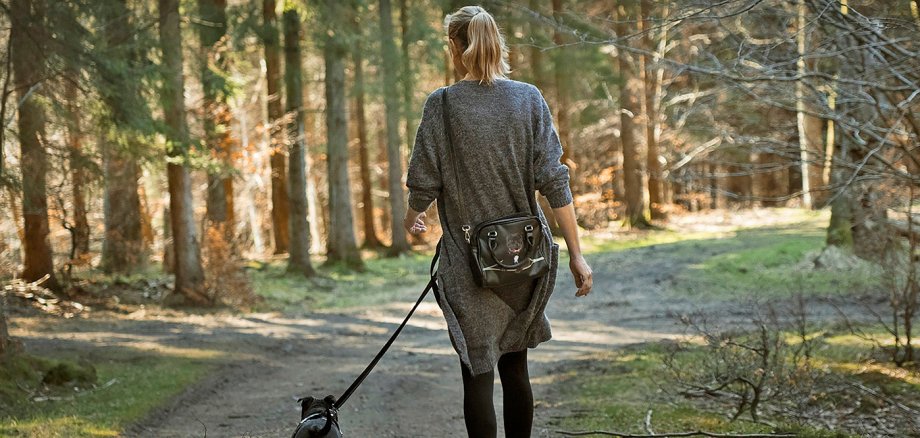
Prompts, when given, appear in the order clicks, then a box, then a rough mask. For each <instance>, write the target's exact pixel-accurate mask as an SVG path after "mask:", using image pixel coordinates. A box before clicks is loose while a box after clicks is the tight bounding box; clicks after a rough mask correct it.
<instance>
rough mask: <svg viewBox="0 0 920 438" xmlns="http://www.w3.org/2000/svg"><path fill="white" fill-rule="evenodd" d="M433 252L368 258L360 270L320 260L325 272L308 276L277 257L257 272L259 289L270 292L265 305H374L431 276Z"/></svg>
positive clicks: (416, 289)
mask: <svg viewBox="0 0 920 438" xmlns="http://www.w3.org/2000/svg"><path fill="white" fill-rule="evenodd" d="M431 256H432V254H426V253H412V254H409V255H403V256H400V257H380V256H377V257H371V258H365V269H364V271H363V272H356V271H354V270H351V269H348V268H346V267H344V266H342V265H318V266H317V269H318V271H319V274H320V278H317V279H314V280H306V279H304V278H303V276H301V275H299V274H287V273H285V267H286V262H285V261H275V262H272V263H269V264H267V265H265V266H264V267H263V269H261V270H257V271H254V272H252V282H253V289H254V290H255V292H256V293H257V294H258V295H260V296H262V297H263V298H265V302H264V303H263V304H262V306H261V307H264V308H265V309H273V310H278V309H281V310H287V311H313V310H321V309H330V308H345V307H354V306H372V305H376V304H383V303H388V302H392V301H393V300H395V299H407V298H410V297H412V296H413V295H416V294H418V293H420V292H421V289H420V287H421V286H422V285H424V284H425V283H427V282H428V266H429V263H430V262H431Z"/></svg>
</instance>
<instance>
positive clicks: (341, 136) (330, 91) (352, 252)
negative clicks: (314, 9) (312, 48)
mask: <svg viewBox="0 0 920 438" xmlns="http://www.w3.org/2000/svg"><path fill="white" fill-rule="evenodd" d="M343 6H344V5H342V3H341V2H340V1H339V0H326V2H325V8H324V12H325V17H324V18H325V22H326V23H327V25H328V26H329V27H328V29H327V32H326V38H325V40H324V44H323V46H324V47H323V56H324V59H325V64H326V78H325V83H326V137H327V140H326V148H327V154H326V162H327V165H328V175H329V227H328V231H329V239H328V246H329V248H328V252H329V257H328V260H329V261H331V262H336V261H342V262H345V263H346V264H347V265H349V266H351V267H353V268H357V269H362V268H363V266H364V263H363V262H362V261H361V253H360V252H358V245H357V243H356V242H355V231H354V220H353V218H352V212H351V186H350V184H349V178H348V116H347V114H348V113H347V112H346V109H345V56H346V55H347V53H348V50H347V46H346V44H347V42H346V41H344V40H345V38H344V35H343V34H344V32H343V29H345V28H346V26H344V25H343V23H342V20H343V19H344V18H345V13H344V11H343V9H342V8H343Z"/></svg>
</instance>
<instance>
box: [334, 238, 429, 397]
mask: <svg viewBox="0 0 920 438" xmlns="http://www.w3.org/2000/svg"><path fill="white" fill-rule="evenodd" d="M440 254H441V240H438V246H437V248H436V249H435V251H434V257H432V259H431V267H430V268H429V274H431V279H430V280H428V284H427V285H426V286H425V290H423V291H422V294H421V295H419V297H418V300H416V301H415V305H414V306H412V309H411V310H409V314H408V315H406V318H405V319H403V322H402V324H400V325H399V327H397V328H396V331H394V332H393V334H392V335H390V339H388V340H387V343H386V344H384V345H383V348H381V349H380V351H379V352H377V355H376V356H374V359H373V360H372V361H371V363H370V364H368V365H367V367H366V368H364V371H363V372H361V375H360V376H358V378H357V379H355V381H354V382H352V383H351V386H349V387H348V389H346V390H345V392H344V393H342V395H341V396H340V397H339V398H338V399H337V400H336V401H335V403H334V404H333V406H334V407H335V409H336V410H338V409H339V408H341V407H342V405H344V404H345V402H346V401H348V398H349V397H351V395H352V393H354V392H355V390H356V389H358V387H359V386H361V383H364V379H365V378H367V376H368V374H370V373H371V371H373V370H374V367H375V366H376V365H377V362H380V359H381V358H383V355H385V354H386V352H387V350H389V349H390V345H393V341H395V340H396V338H397V337H398V336H399V333H400V332H402V329H403V327H405V326H406V323H408V322H409V318H411V317H412V314H413V313H415V309H417V308H418V306H419V304H421V303H422V301H423V300H424V299H425V297H426V296H427V295H428V291H430V290H434V298H435V300H437V301H438V302H439V303H440V302H441V293H440V290H439V289H438V281H437V280H438V279H437V264H438V257H439V256H440Z"/></svg>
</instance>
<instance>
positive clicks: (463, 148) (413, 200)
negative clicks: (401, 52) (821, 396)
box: [406, 79, 572, 374]
mask: <svg viewBox="0 0 920 438" xmlns="http://www.w3.org/2000/svg"><path fill="white" fill-rule="evenodd" d="M443 90H445V89H443V88H442V89H438V90H436V91H434V92H433V93H431V94H430V95H429V96H428V99H427V101H426V102H425V108H424V110H423V113H422V120H421V122H420V124H419V127H418V132H417V134H416V137H415V147H414V148H413V150H412V157H411V159H410V161H409V172H408V177H407V180H406V186H408V188H409V206H410V207H411V208H412V209H413V210H415V211H420V212H421V211H425V210H427V209H428V207H429V206H430V205H431V203H432V202H433V201H435V200H437V202H438V212H439V216H440V220H441V227H442V229H443V230H444V236H443V239H442V245H441V252H440V260H439V267H438V278H439V281H440V284H441V290H442V299H441V300H440V303H439V304H440V306H441V310H442V312H443V313H444V317H445V319H446V321H447V327H448V332H449V334H450V339H451V343H452V344H453V346H454V349H455V350H456V351H457V354H458V355H459V356H460V360H461V362H462V363H463V365H465V366H467V367H468V368H469V369H470V371H471V373H472V374H481V373H486V372H489V371H491V370H493V369H494V367H495V364H496V363H497V362H498V358H499V357H500V356H501V355H502V354H504V353H507V352H513V351H520V350H523V349H525V348H528V347H529V348H533V347H536V346H537V345H538V344H540V343H541V342H544V341H547V340H549V339H550V337H551V336H552V335H551V331H550V324H549V320H548V319H547V318H546V315H545V314H544V310H545V308H546V304H547V302H548V301H549V297H550V295H551V294H552V292H553V288H554V285H555V281H556V268H557V266H558V259H559V247H558V245H556V244H552V246H551V251H550V252H551V254H550V271H549V274H547V275H545V276H544V277H542V278H541V279H539V280H536V281H533V282H526V283H524V284H519V285H513V286H509V287H503V288H496V289H484V288H480V287H478V286H476V284H475V282H474V280H473V274H472V271H471V270H470V267H469V263H468V260H469V257H470V248H469V245H468V244H467V243H466V240H465V239H464V233H463V231H462V230H461V226H462V225H463V224H461V219H460V218H461V215H460V209H461V208H462V209H463V211H464V219H465V220H466V221H468V222H470V225H473V226H475V225H476V224H478V223H479V222H482V221H485V220H489V219H495V218H499V217H502V216H507V215H510V214H513V213H517V212H526V211H530V209H531V207H530V206H531V205H537V204H536V202H534V199H533V198H534V196H535V194H534V190H539V191H540V193H541V194H543V195H544V196H546V198H547V200H548V201H549V204H550V206H551V207H553V208H557V207H562V206H565V205H567V204H569V203H570V202H572V192H571V190H570V189H569V172H568V168H567V167H566V166H564V165H563V164H561V163H560V157H561V156H562V146H561V145H560V143H559V138H558V136H557V135H556V131H555V129H554V128H553V121H552V114H551V113H550V111H549V108H548V106H547V105H546V101H545V100H544V99H543V95H542V94H541V93H540V91H539V90H538V89H537V88H536V87H534V86H533V85H531V84H527V83H524V82H518V81H514V80H509V79H500V80H498V81H496V82H495V83H494V84H493V85H491V86H490V85H485V84H480V83H479V82H478V81H459V82H457V83H455V84H453V85H451V86H450V87H448V88H446V90H447V92H448V97H449V99H450V101H449V108H450V110H449V115H450V123H451V125H452V129H453V133H454V142H455V143H454V145H453V148H454V158H455V160H456V162H451V159H450V156H449V155H448V149H447V148H448V145H447V133H446V131H445V127H444V123H443V121H442V116H441V111H442V108H441V106H442V105H441V92H443ZM451 166H457V170H458V172H457V173H458V174H459V179H460V181H459V184H458V183H457V182H456V181H455V176H454V173H453V172H454V170H453V169H452V168H451ZM460 191H462V197H461V196H460V195H461V194H460V193H458V192H460ZM461 200H462V202H461ZM535 213H536V214H538V215H540V216H541V217H543V212H542V211H540V209H539V206H537V211H536V212H535ZM543 223H544V224H545V223H546V220H545V219H544V220H543ZM543 232H544V233H545V234H546V236H547V237H549V236H550V234H549V229H548V228H547V227H546V226H545V225H544V227H543Z"/></svg>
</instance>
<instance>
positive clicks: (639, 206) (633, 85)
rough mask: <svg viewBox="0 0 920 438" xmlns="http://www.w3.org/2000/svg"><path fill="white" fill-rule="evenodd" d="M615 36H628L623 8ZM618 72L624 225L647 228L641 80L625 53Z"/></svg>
mask: <svg viewBox="0 0 920 438" xmlns="http://www.w3.org/2000/svg"><path fill="white" fill-rule="evenodd" d="M616 10H617V17H616V22H617V25H616V32H617V35H628V34H629V32H630V31H629V29H628V28H627V26H626V23H627V22H629V21H630V20H634V19H635V17H636V14H630V13H629V12H628V11H627V10H626V7H625V6H624V5H622V4H621V5H619V6H618V7H617V9H616ZM617 61H618V63H619V71H620V107H621V110H620V142H621V143H622V146H623V183H624V187H625V191H626V199H625V201H626V225H627V226H629V227H647V226H649V223H648V219H647V217H646V210H647V204H646V197H645V190H644V189H645V187H644V185H643V183H642V172H643V169H642V161H643V160H642V149H643V147H642V143H643V141H642V140H643V138H644V134H645V129H643V128H644V126H643V124H642V119H643V117H642V104H641V102H640V100H641V99H642V96H643V95H644V94H643V90H642V86H643V84H642V79H641V77H640V75H639V74H638V69H637V65H638V64H639V62H638V61H639V60H638V59H636V57H635V55H631V54H630V53H629V52H627V51H625V50H618V51H617Z"/></svg>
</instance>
